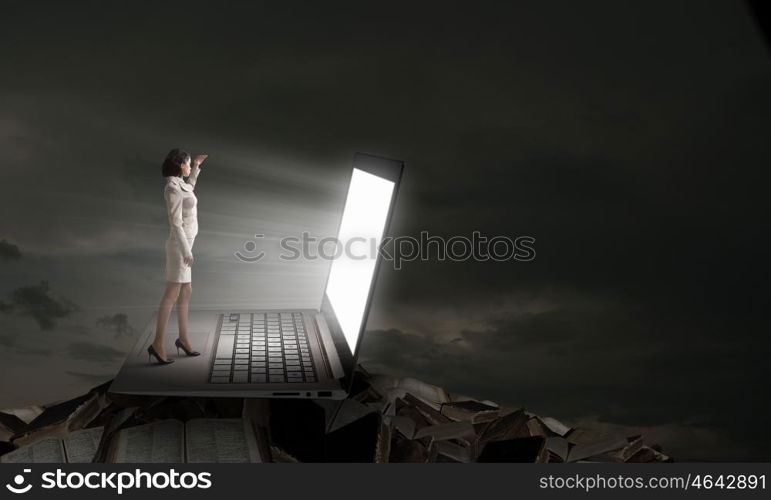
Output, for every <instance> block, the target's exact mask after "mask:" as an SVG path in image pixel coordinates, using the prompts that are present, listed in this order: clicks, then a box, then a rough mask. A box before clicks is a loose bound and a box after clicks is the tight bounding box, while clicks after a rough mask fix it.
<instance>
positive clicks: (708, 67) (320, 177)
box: [0, 0, 771, 461]
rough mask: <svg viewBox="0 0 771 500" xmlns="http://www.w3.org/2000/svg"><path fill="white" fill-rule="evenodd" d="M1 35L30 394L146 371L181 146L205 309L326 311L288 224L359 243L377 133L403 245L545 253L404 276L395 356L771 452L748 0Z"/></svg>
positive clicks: (663, 433)
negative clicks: (319, 306) (356, 202)
mask: <svg viewBox="0 0 771 500" xmlns="http://www.w3.org/2000/svg"><path fill="white" fill-rule="evenodd" d="M0 47H2V48H1V49H0V67H2V77H1V78H0V154H1V156H0V167H1V168H2V182H0V213H1V214H2V216H1V217H0V276H2V281H1V282H0V377H2V380H3V391H2V395H0V408H3V407H4V408H8V407H16V406H21V405H25V404H30V403H42V402H50V401H53V400H57V399H61V398H64V397H69V396H72V395H75V394H78V393H80V392H81V391H83V390H85V389H87V388H89V387H91V386H92V385H95V384H96V383H98V382H99V381H102V380H107V379H109V378H111V377H112V376H113V375H114V374H115V373H116V371H117V370H118V368H119V367H120V364H121V362H122V360H123V356H124V353H125V352H126V351H127V350H128V349H129V348H130V347H131V346H132V345H133V342H134V340H135V338H136V332H137V331H139V330H142V329H143V328H145V326H146V324H147V322H148V321H149V320H150V318H151V316H152V313H153V310H154V308H155V307H157V303H158V300H159V299H160V295H161V293H162V290H163V286H164V281H163V265H164V260H163V259H164V251H163V244H164V240H165V237H166V235H167V233H168V226H167V222H166V219H165V212H164V205H163V197H162V186H163V179H162V177H161V176H160V163H161V161H162V159H163V157H164V155H165V154H166V153H167V152H168V150H169V149H171V148H172V147H175V146H180V147H183V148H185V149H187V150H189V151H191V152H193V153H199V152H205V153H208V154H209V155H210V158H209V160H208V161H207V162H206V163H205V164H204V168H203V172H202V173H201V177H200V180H199V183H200V184H199V185H198V186H197V188H196V191H197V194H198V197H199V222H200V226H201V232H200V234H199V236H198V239H197V240H196V243H195V247H194V253H195V255H196V263H195V268H194V271H193V276H194V292H193V298H192V303H193V304H192V305H193V306H194V307H240V306H269V305H270V306H279V307H283V306H286V307H294V306H307V305H313V304H314V303H315V302H316V301H317V300H318V297H319V296H320V294H321V292H322V287H323V283H324V278H325V272H326V269H327V267H326V265H327V263H326V262H320V261H312V262H307V261H306V262H291V263H287V262H282V261H280V260H279V259H277V258H276V254H277V250H278V245H277V241H278V238H280V237H283V236H293V235H299V233H300V232H302V231H305V230H307V231H309V232H311V233H312V234H316V235H319V236H326V235H330V234H332V233H333V231H334V229H335V227H336V222H337V216H338V213H339V210H340V208H341V204H342V200H343V196H344V193H345V187H346V186H345V183H346V181H347V178H348V176H349V174H350V162H351V158H352V156H353V154H354V152H356V151H365V152H370V153H374V154H380V155H384V156H390V157H394V158H399V159H403V160H405V161H406V171H405V177H404V180H403V185H402V190H401V192H400V196H399V200H398V207H397V211H396V213H395V216H394V217H395V219H394V223H393V227H392V229H393V233H394V234H397V235H417V234H419V233H420V231H428V232H430V233H431V234H436V235H444V236H452V235H463V236H470V235H471V233H472V231H475V230H478V231H481V232H482V233H483V234H485V235H488V236H494V235H507V236H511V237H513V236H519V235H530V236H533V237H534V238H536V243H535V245H534V246H535V249H536V253H537V255H536V258H535V260H534V261H533V262H528V263H522V262H514V261H511V262H437V261H436V260H431V261H428V262H412V263H407V264H405V265H404V267H403V269H401V270H399V271H395V270H393V269H387V268H386V269H384V271H383V273H382V274H381V281H380V284H381V286H380V287H379V288H378V291H377V293H376V296H375V302H374V305H373V310H372V315H371V319H370V323H369V333H368V336H367V341H366V344H365V347H364V351H365V353H364V361H365V363H366V365H367V366H369V367H370V368H371V369H372V370H375V371H385V372H392V373H396V374H402V375H411V376H415V377H418V378H421V379H423V380H426V381H428V382H432V383H435V384H437V385H442V386H444V387H445V388H447V389H448V390H452V391H456V392H461V393H466V394H469V395H472V396H477V397H480V398H489V399H492V400H495V401H497V402H499V403H502V404H508V405H518V406H524V407H526V408H527V409H528V410H530V411H533V412H535V413H538V414H542V415H550V416H553V417H555V418H557V419H560V420H562V421H564V422H566V423H572V424H578V423H581V424H585V425H589V424H591V425H596V426H607V427H612V428H621V429H623V430H624V431H626V432H630V433H633V432H642V433H644V434H645V435H646V437H647V439H648V441H650V442H657V443H659V444H661V445H662V446H663V447H664V449H665V451H667V452H670V453H671V454H673V455H675V456H676V457H679V458H686V459H700V460H719V461H722V460H768V459H769V458H771V456H770V455H769V451H768V450H769V445H771V443H770V442H769V438H768V432H767V429H768V424H769V417H768V415H769V411H770V410H771V409H770V408H769V400H768V397H767V394H768V393H769V374H768V368H767V363H768V353H769V347H770V345H769V344H771V342H770V341H769V335H768V332H769V331H771V330H770V329H769V324H768V323H769V321H768V318H767V314H766V311H768V309H769V307H768V306H769V300H768V297H769V293H768V285H767V284H768V281H769V272H768V266H767V264H766V261H767V256H768V255H769V237H768V230H769V226H768V223H767V221H766V219H767V214H768V209H767V202H766V199H767V191H768V185H769V177H770V176H769V174H768V171H769V153H771V129H770V128H769V118H770V117H771V60H769V51H768V50H767V48H766V46H765V45H764V43H763V39H762V37H761V35H760V33H759V32H758V31H757V29H756V27H755V25H754V23H753V19H752V17H751V16H750V14H749V12H748V10H747V9H746V6H745V4H743V3H741V2H734V1H727V0H726V1H715V2H699V1H688V2H637V3H635V4H630V3H628V2H611V1H606V2H568V1H552V2H508V3H504V2H473V3H469V2H464V3H463V4H462V5H460V6H458V7H453V6H450V5H449V4H447V3H445V2H441V3H440V2H436V3H416V2H409V3H400V2H380V3H374V2H348V3H338V2H302V3H298V2H280V3H279V2H273V3H271V4H267V3H263V2H243V3H238V4H236V3H234V4H223V3H221V2H220V3H214V2H209V3H200V2H193V1H187V2H179V3H178V4H177V5H174V6H172V3H171V2H122V3H120V4H118V3H115V4H114V5H110V6H109V7H107V6H105V4H104V3H102V2H34V1H27V2H11V3H7V4H6V5H4V7H3V13H2V16H0ZM256 233H260V234H264V235H265V236H266V237H265V238H264V239H263V240H260V241H259V242H258V245H257V246H258V247H259V249H261V250H263V251H265V252H266V253H267V254H268V257H267V258H266V259H265V260H264V261H261V262H260V263H259V264H247V263H243V262H239V261H238V260H237V259H236V258H235V257H234V255H233V253H234V252H235V251H237V250H239V249H243V244H244V243H245V242H246V241H249V240H250V239H252V238H253V237H254V234H256Z"/></svg>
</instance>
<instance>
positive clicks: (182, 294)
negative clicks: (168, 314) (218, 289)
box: [177, 283, 193, 351]
mask: <svg viewBox="0 0 771 500" xmlns="http://www.w3.org/2000/svg"><path fill="white" fill-rule="evenodd" d="M192 294H193V284H192V283H182V288H181V289H180V290H179V299H177V324H178V325H179V340H180V341H181V342H182V345H183V346H185V347H186V348H187V350H188V351H192V350H193V349H192V347H191V346H190V341H189V340H188V338H187V306H188V304H190V296H191V295H192Z"/></svg>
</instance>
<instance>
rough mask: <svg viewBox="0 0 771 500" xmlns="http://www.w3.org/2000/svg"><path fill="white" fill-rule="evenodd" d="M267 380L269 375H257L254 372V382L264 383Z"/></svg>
mask: <svg viewBox="0 0 771 500" xmlns="http://www.w3.org/2000/svg"><path fill="white" fill-rule="evenodd" d="M266 380H267V377H266V376H265V375H255V374H254V373H252V383H253V384H264V383H265V381H266Z"/></svg>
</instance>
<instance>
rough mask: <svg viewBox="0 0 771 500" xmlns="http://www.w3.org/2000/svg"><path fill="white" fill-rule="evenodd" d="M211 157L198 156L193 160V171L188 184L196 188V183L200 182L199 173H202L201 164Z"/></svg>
mask: <svg viewBox="0 0 771 500" xmlns="http://www.w3.org/2000/svg"><path fill="white" fill-rule="evenodd" d="M208 157H209V155H197V156H196V157H195V158H193V162H192V167H193V168H192V169H191V170H190V176H189V177H188V178H187V183H188V184H190V185H191V186H193V187H195V181H197V180H198V173H199V172H200V171H201V163H203V161H204V160H205V159H206V158H208Z"/></svg>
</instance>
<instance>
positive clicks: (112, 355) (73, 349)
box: [67, 342, 126, 363]
mask: <svg viewBox="0 0 771 500" xmlns="http://www.w3.org/2000/svg"><path fill="white" fill-rule="evenodd" d="M67 350H68V351H69V354H70V357H72V358H73V359H80V360H84V361H95V362H104V363H108V362H113V361H117V360H120V359H123V357H124V356H125V355H126V353H125V352H123V351H119V350H117V349H115V348H114V347H110V346H106V345H97V344H92V343H90V342H72V343H71V344H70V345H69V346H68V347H67Z"/></svg>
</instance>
